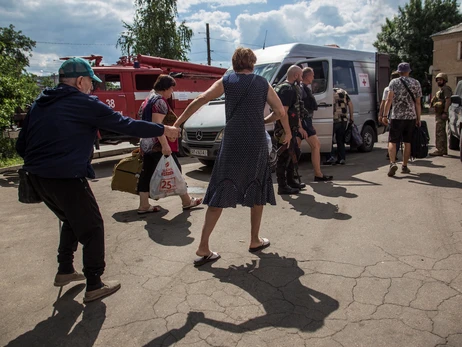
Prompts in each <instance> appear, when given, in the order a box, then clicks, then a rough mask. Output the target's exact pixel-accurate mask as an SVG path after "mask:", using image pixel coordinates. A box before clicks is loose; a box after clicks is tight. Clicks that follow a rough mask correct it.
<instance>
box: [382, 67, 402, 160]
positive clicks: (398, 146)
mask: <svg viewBox="0 0 462 347" xmlns="http://www.w3.org/2000/svg"><path fill="white" fill-rule="evenodd" d="M398 77H399V73H398V71H393V72H392V73H391V76H390V81H391V80H394V79H395V78H398ZM389 91H390V88H389V87H388V86H386V87H385V89H384V90H383V95H382V101H381V102H380V108H379V117H378V119H379V123H381V124H384V122H383V118H385V117H386V118H388V122H389V123H390V120H389V118H390V113H388V114H387V115H386V114H384V113H383V111H384V110H385V103H386V102H387V99H388V92H389ZM400 147H401V141H400V142H398V143H396V159H398V152H399V149H400ZM386 158H387V160H390V155H389V154H388V151H387V155H386Z"/></svg>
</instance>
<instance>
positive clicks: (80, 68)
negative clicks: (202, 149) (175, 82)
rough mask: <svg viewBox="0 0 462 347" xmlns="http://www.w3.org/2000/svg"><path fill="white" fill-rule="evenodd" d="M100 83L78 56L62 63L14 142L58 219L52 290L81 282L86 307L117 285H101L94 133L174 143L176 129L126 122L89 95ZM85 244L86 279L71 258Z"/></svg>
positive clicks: (101, 244)
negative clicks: (164, 138)
mask: <svg viewBox="0 0 462 347" xmlns="http://www.w3.org/2000/svg"><path fill="white" fill-rule="evenodd" d="M93 81H95V82H101V80H100V79H99V78H98V77H97V76H96V75H95V74H94V72H93V70H92V68H91V66H90V64H89V63H88V62H87V61H86V60H84V59H81V58H71V59H68V60H66V61H65V62H64V63H63V64H62V65H61V67H60V69H59V85H58V86H57V87H56V88H53V89H45V90H44V91H43V92H42V94H41V95H40V96H39V97H38V99H37V100H36V101H35V102H34V103H33V105H32V107H31V109H30V111H29V113H28V115H27V116H26V119H25V121H24V125H23V127H22V130H21V132H20V134H19V138H18V141H17V143H16V150H17V152H18V153H19V155H20V156H21V157H23V158H24V166H23V169H24V170H25V171H27V172H28V173H29V177H30V181H31V184H32V186H33V188H34V190H35V191H36V192H37V194H38V195H39V196H40V198H41V199H42V200H43V202H44V203H45V205H46V206H47V207H48V208H49V209H50V210H51V211H52V212H53V213H54V214H55V215H56V216H57V217H58V218H59V220H61V221H62V228H61V233H60V240H59V247H58V273H57V274H56V276H55V280H54V285H55V286H65V285H67V284H69V283H71V282H73V281H82V280H85V279H86V282H87V286H86V291H85V296H84V302H90V301H93V300H96V299H99V298H101V297H104V296H107V295H110V294H112V293H114V292H116V291H117V290H118V289H119V288H120V283H119V282H117V281H104V282H102V280H101V276H102V274H103V273H104V269H105V265H106V264H105V261H104V258H105V251H104V223H103V218H102V216H101V213H100V211H99V207H98V204H97V202H96V199H95V196H94V195H93V192H92V190H91V188H90V185H89V184H88V182H87V177H89V178H95V174H94V171H93V169H92V167H91V164H90V156H91V154H92V151H93V143H94V141H95V138H96V134H97V130H98V129H105V130H110V131H114V132H117V133H123V134H127V135H130V136H134V137H154V136H162V135H166V136H171V137H178V134H179V129H177V128H174V127H169V126H164V125H161V124H156V123H148V122H144V121H135V120H133V119H131V118H127V117H123V116H122V115H121V114H120V113H118V112H115V111H114V110H113V109H112V108H110V107H109V106H107V105H106V104H104V103H102V102H101V101H99V100H98V98H97V97H95V96H91V95H89V94H90V93H91V91H92V89H93V83H92V82H93ZM78 243H81V244H82V246H83V250H82V252H83V267H84V268H83V274H82V273H79V272H77V271H76V270H75V268H74V265H73V260H74V252H75V251H76V250H77V245H78Z"/></svg>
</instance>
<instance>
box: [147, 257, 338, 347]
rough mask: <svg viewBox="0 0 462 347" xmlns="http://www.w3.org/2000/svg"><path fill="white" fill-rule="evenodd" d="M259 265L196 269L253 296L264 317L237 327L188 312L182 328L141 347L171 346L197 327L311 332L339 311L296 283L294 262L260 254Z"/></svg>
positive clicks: (323, 296) (325, 297) (297, 273)
mask: <svg viewBox="0 0 462 347" xmlns="http://www.w3.org/2000/svg"><path fill="white" fill-rule="evenodd" d="M258 257H260V261H259V264H258V266H257V260H252V264H245V265H241V266H238V267H236V266H230V267H229V268H227V269H223V268H213V267H211V266H210V265H209V264H207V265H204V266H202V267H200V268H199V270H200V271H206V272H210V273H211V274H213V276H214V277H215V278H217V279H219V280H220V282H223V283H229V284H232V285H235V286H237V287H239V288H241V289H242V290H244V291H246V292H247V293H249V294H250V295H251V296H253V297H254V298H255V299H256V300H257V301H258V302H259V303H261V304H262V305H263V308H264V310H265V312H266V314H264V315H262V316H259V317H255V318H252V319H249V320H247V321H245V322H243V323H241V324H233V323H229V322H221V321H218V320H215V319H209V318H207V317H206V316H205V314H204V313H203V312H190V313H189V314H188V318H187V321H186V323H185V325H184V326H183V327H181V328H179V329H173V330H170V331H168V332H167V333H165V334H163V335H161V336H159V337H157V338H156V339H154V340H152V341H151V342H150V343H148V344H146V345H145V347H154V346H171V345H172V344H174V343H176V342H178V341H180V340H181V339H183V338H184V337H185V336H186V335H187V334H188V333H189V332H190V331H191V330H192V329H194V327H195V326H196V325H197V324H207V325H210V326H212V327H214V328H215V329H220V330H224V331H228V332H232V333H238V334H239V333H245V332H248V331H256V330H259V329H263V328H268V327H272V328H273V327H276V328H294V329H298V330H299V331H303V332H313V331H316V330H318V329H320V328H321V327H323V326H324V320H325V319H326V317H328V316H329V315H330V314H331V313H332V312H334V311H336V310H337V309H338V308H339V303H338V301H337V300H335V299H333V298H331V297H330V296H328V295H326V294H323V293H320V292H318V291H316V290H314V289H311V288H309V287H306V286H305V285H303V284H302V282H301V281H300V277H302V276H303V275H304V274H305V273H304V272H303V270H302V269H300V267H299V266H298V264H297V260H296V259H294V258H286V257H281V256H279V254H277V253H268V254H264V253H260V254H258Z"/></svg>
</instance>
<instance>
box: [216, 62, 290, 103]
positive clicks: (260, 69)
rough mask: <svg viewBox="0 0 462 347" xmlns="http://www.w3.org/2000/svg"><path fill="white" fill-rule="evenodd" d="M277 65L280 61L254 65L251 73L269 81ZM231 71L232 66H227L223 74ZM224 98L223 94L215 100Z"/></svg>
mask: <svg viewBox="0 0 462 347" xmlns="http://www.w3.org/2000/svg"><path fill="white" fill-rule="evenodd" d="M279 65H281V63H270V64H261V65H255V67H254V69H253V73H254V74H255V75H258V76H262V77H264V78H265V79H266V80H267V81H268V82H269V81H271V79H272V78H273V76H274V74H275V73H276V71H277V70H278V68H279ZM233 72H234V70H233V69H232V68H229V69H228V70H227V71H226V72H225V76H226V75H229V74H231V73H233ZM224 99H225V95H224V94H223V95H222V96H220V97H219V98H217V99H216V100H224Z"/></svg>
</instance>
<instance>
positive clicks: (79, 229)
mask: <svg viewBox="0 0 462 347" xmlns="http://www.w3.org/2000/svg"><path fill="white" fill-rule="evenodd" d="M30 178H31V182H32V185H33V186H34V188H35V190H36V191H37V193H38V194H39V195H40V196H41V198H42V199H43V202H44V203H45V204H46V205H47V207H48V208H49V209H50V210H51V211H52V212H53V213H54V214H55V215H56V216H57V217H58V218H59V219H60V220H61V221H62V223H63V224H62V229H61V235H60V239H59V247H58V264H59V267H58V271H59V272H62V273H69V272H71V271H72V270H73V269H74V267H73V262H74V252H75V251H76V250H77V244H78V243H79V242H80V243H81V244H82V245H83V248H82V251H83V267H84V269H83V272H84V274H85V277H86V278H87V283H89V284H97V283H98V282H99V281H100V276H101V275H102V274H103V272H104V267H105V265H106V264H105V262H104V224H103V218H102V217H101V213H100V211H99V207H98V204H97V202H96V199H95V196H94V195H93V192H92V191H91V188H90V186H89V184H88V182H87V180H86V179H85V178H70V179H54V178H43V177H38V176H36V175H30Z"/></svg>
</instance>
